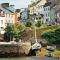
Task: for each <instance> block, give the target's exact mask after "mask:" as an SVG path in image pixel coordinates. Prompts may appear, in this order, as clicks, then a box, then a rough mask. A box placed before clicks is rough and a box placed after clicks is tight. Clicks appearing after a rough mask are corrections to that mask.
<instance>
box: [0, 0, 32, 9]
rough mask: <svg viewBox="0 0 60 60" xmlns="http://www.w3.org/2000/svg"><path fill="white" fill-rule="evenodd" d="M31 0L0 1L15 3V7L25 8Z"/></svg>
mask: <svg viewBox="0 0 60 60" xmlns="http://www.w3.org/2000/svg"><path fill="white" fill-rule="evenodd" d="M30 1H31V0H0V3H10V4H12V5H15V8H26V7H27V6H28V4H30Z"/></svg>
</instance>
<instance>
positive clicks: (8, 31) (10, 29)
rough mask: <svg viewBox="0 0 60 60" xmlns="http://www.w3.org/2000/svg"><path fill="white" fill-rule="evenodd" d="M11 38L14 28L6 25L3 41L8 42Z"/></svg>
mask: <svg viewBox="0 0 60 60" xmlns="http://www.w3.org/2000/svg"><path fill="white" fill-rule="evenodd" d="M13 36H14V26H13V25H10V24H7V27H6V28H5V34H4V40H5V41H7V42H9V41H11V40H12V39H13Z"/></svg>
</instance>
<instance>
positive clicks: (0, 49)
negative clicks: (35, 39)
mask: <svg viewBox="0 0 60 60" xmlns="http://www.w3.org/2000/svg"><path fill="white" fill-rule="evenodd" d="M30 49H31V44H30V43H29V42H26V43H21V44H1V45H0V56H23V55H28V53H29V51H30Z"/></svg>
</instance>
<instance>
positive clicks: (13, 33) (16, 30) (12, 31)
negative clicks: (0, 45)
mask: <svg viewBox="0 0 60 60" xmlns="http://www.w3.org/2000/svg"><path fill="white" fill-rule="evenodd" d="M24 27H25V26H24V25H18V26H16V25H12V24H7V27H6V29H5V34H4V40H5V41H7V42H9V41H12V40H13V38H15V39H16V41H19V39H20V37H21V34H22V33H20V32H21V31H22V30H23V29H24ZM22 32H23V31H22Z"/></svg>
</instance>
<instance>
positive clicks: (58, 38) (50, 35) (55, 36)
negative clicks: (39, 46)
mask: <svg viewBox="0 0 60 60" xmlns="http://www.w3.org/2000/svg"><path fill="white" fill-rule="evenodd" d="M42 38H44V39H46V40H47V41H48V43H51V44H60V28H58V29H56V30H54V31H53V30H52V31H49V32H45V33H43V34H42Z"/></svg>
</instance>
